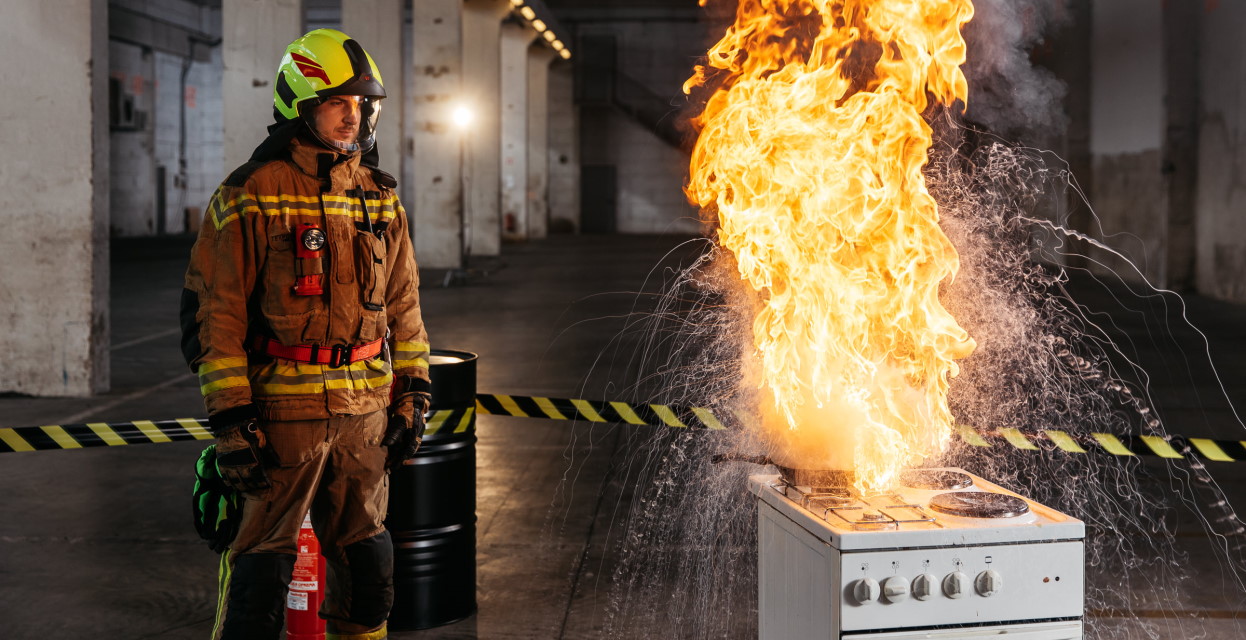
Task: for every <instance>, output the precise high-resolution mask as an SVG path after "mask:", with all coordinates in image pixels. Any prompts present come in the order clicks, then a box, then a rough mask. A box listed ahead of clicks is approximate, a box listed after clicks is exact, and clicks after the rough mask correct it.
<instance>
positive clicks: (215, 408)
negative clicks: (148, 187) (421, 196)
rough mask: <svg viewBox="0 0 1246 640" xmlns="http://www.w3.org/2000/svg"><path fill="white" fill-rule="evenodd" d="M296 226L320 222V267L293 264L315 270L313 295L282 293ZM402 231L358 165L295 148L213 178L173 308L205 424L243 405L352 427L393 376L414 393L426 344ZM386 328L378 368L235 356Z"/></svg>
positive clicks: (291, 273) (387, 195)
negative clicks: (252, 341)
mask: <svg viewBox="0 0 1246 640" xmlns="http://www.w3.org/2000/svg"><path fill="white" fill-rule="evenodd" d="M322 156H328V157H326V158H322ZM335 157H336V159H337V160H339V162H337V163H336V164H332V165H330V164H329V162H330V161H332V160H333V159H334V158H335ZM318 174H319V175H326V178H327V179H325V180H324V181H322V180H321V178H320V177H318ZM244 178H245V180H244ZM322 184H326V185H327V190H325V191H324V193H321V190H322V188H321V185H322ZM365 206H366V212H367V213H366V216H367V217H366V218H365ZM301 222H310V223H316V224H319V225H320V226H321V228H322V229H323V230H324V233H325V234H326V236H327V241H326V242H325V244H324V247H323V249H322V260H321V261H320V263H319V264H316V265H314V268H312V267H309V264H308V263H310V262H311V261H310V260H307V259H303V264H302V265H301V268H303V269H310V270H309V271H305V272H311V273H314V272H316V271H322V272H323V279H322V281H323V287H324V293H323V294H321V295H313V296H300V295H295V294H294V291H293V288H294V284H295V278H296V273H295V269H296V262H297V261H298V259H297V257H296V252H295V243H297V242H299V241H300V238H299V237H298V224H299V223H301ZM369 222H370V223H371V224H370V225H369ZM407 225H408V222H407V216H406V212H405V211H404V210H403V208H402V204H401V203H399V201H398V197H397V196H396V195H395V194H394V192H393V191H392V190H390V189H388V188H386V187H383V186H380V185H378V184H377V183H376V181H375V180H374V179H373V174H372V171H371V170H370V169H368V168H366V167H360V165H359V156H358V155H357V154H356V155H354V156H353V157H349V158H346V159H343V157H342V156H335V154H333V153H331V152H329V151H327V150H325V149H323V148H321V147H319V146H317V145H313V144H311V143H306V142H302V141H300V140H298V139H296V140H295V141H294V142H293V143H292V144H291V148H290V157H289V158H287V159H283V160H274V161H272V162H269V163H267V164H264V165H262V166H258V165H257V166H256V167H255V168H254V170H253V171H251V173H250V175H249V176H246V175H245V174H244V175H242V176H239V174H238V173H235V176H231V179H229V180H226V182H225V184H222V185H221V186H220V187H219V188H218V189H217V191H216V194H215V195H213V197H212V202H211V204H210V206H209V207H208V211H207V213H206V215H205V217H204V222H203V226H202V228H201V229H200V232H199V238H198V240H197V241H196V242H195V246H194V248H193V249H192V251H191V258H190V266H189V267H188V269H187V271H186V283H185V287H186V291H185V292H184V293H183V304H182V307H183V308H182V318H183V328H184V331H183V350H184V351H185V352H186V354H187V359H188V361H189V362H190V364H191V367H192V369H194V370H196V371H197V372H198V374H199V382H200V388H201V390H202V391H203V397H204V403H205V404H206V405H207V409H208V413H209V414H216V413H219V412H221V411H225V410H228V409H232V408H235V407H240V406H242V405H246V404H248V403H254V404H255V405H256V407H257V408H258V409H259V412H260V415H261V417H263V418H265V419H268V420H306V419H314V418H326V417H329V416H331V415H355V414H363V413H369V412H372V411H376V410H378V409H382V408H385V407H386V406H388V405H389V402H390V385H391V383H392V382H393V379H394V376H405V377H410V378H414V379H416V381H417V384H416V385H415V386H416V387H417V388H422V390H426V389H427V385H428V350H429V347H428V337H427V334H426V333H425V331H424V323H423V321H422V319H421V318H420V303H419V293H418V290H417V289H418V285H419V277H418V275H417V272H416V264H415V257H414V253H413V250H412V246H411V238H410V236H409V235H408V227H407ZM369 226H370V228H371V229H372V231H371V232H370V231H369V230H368V229H369ZM387 330H388V335H389V343H388V349H386V350H384V351H382V357H379V358H374V359H369V360H362V361H360V362H355V363H351V364H348V365H345V366H342V367H332V366H329V365H322V364H307V363H299V362H292V361H289V360H283V359H278V358H271V357H268V356H266V355H263V354H257V353H249V350H248V344H249V342H248V340H249V338H250V337H253V336H255V335H266V336H269V337H271V338H274V339H276V340H277V341H279V342H280V343H282V344H284V345H299V344H305V345H311V344H318V345H321V346H324V347H325V348H331V347H333V346H335V345H360V344H364V343H367V342H371V341H373V340H376V339H377V338H384V337H386V335H387V334H386V332H387Z"/></svg>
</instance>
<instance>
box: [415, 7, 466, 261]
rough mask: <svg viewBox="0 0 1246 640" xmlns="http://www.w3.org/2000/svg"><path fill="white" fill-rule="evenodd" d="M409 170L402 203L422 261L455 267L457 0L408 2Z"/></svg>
mask: <svg viewBox="0 0 1246 640" xmlns="http://www.w3.org/2000/svg"><path fill="white" fill-rule="evenodd" d="M411 9H412V23H411V29H412V30H411V47H412V60H411V63H412V65H414V67H415V73H414V75H413V76H412V80H411V88H410V91H409V95H410V96H411V101H412V103H413V104H412V106H411V113H412V118H411V127H410V133H409V135H410V136H411V145H412V154H411V163H412V165H414V166H413V169H412V171H411V175H412V183H413V187H414V191H413V194H412V196H411V200H409V201H408V202H407V203H406V206H407V209H408V211H409V212H410V213H411V220H412V233H413V234H414V236H415V255H416V258H417V259H418V260H419V262H420V266H422V267H430V268H437V269H448V268H456V267H458V266H459V262H460V260H461V257H462V244H463V238H462V235H461V232H462V222H463V211H464V204H465V198H464V195H465V192H464V187H465V184H464V181H463V163H464V161H465V156H464V150H465V146H464V143H465V138H464V136H465V135H467V132H468V130H467V129H465V128H462V127H456V126H455V124H454V120H453V116H454V110H455V108H456V106H458V105H459V104H460V103H462V104H465V102H464V101H463V95H462V80H463V67H462V49H463V29H462V25H461V17H462V15H461V14H462V8H461V0H419V1H418V2H415V3H413V4H412V5H411Z"/></svg>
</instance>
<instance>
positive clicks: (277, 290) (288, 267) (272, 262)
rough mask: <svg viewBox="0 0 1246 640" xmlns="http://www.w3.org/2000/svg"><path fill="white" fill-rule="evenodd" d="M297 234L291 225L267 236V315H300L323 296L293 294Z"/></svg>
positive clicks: (265, 278) (265, 308) (265, 312)
mask: <svg viewBox="0 0 1246 640" xmlns="http://www.w3.org/2000/svg"><path fill="white" fill-rule="evenodd" d="M294 241H295V240H294V234H293V232H292V231H290V230H288V229H281V230H273V232H272V233H270V234H269V236H268V251H267V255H266V257H265V259H264V270H263V273H262V274H261V275H262V280H261V282H262V286H263V288H264V295H263V297H262V298H261V300H262V301H263V302H262V310H263V312H264V315H266V316H270V317H271V316H285V315H300V314H305V313H307V312H309V311H310V310H311V309H313V308H314V307H315V306H316V301H317V300H319V299H320V296H296V295H294V283H295V278H296V276H295V262H296V261H297V257H296V256H295V251H294Z"/></svg>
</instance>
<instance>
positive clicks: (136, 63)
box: [108, 42, 157, 236]
mask: <svg viewBox="0 0 1246 640" xmlns="http://www.w3.org/2000/svg"><path fill="white" fill-rule="evenodd" d="M108 57H109V63H110V67H111V68H112V71H111V76H112V78H113V79H114V80H115V81H117V82H119V83H120V84H121V90H122V92H123V93H125V94H126V96H127V98H128V99H127V102H129V103H130V104H132V105H133V109H134V112H135V113H134V115H135V122H136V123H141V124H136V126H134V127H128V126H127V127H114V129H113V131H112V134H111V141H110V142H111V145H110V148H109V153H110V167H111V173H112V175H111V176H110V181H111V185H112V193H111V202H110V205H111V211H112V217H113V219H112V223H111V228H112V233H113V235H118V236H139V235H154V234H155V233H156V188H157V187H156V158H155V126H156V125H155V121H156V118H155V115H156V91H155V88H156V68H155V58H156V56H155V53H154V52H153V51H151V50H150V49H148V50H146V51H144V50H143V49H142V48H140V47H137V46H135V45H131V44H126V43H121V42H110V43H109V51H108Z"/></svg>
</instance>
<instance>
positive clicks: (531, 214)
mask: <svg viewBox="0 0 1246 640" xmlns="http://www.w3.org/2000/svg"><path fill="white" fill-rule="evenodd" d="M557 57H558V54H556V53H554V50H553V49H550V48H549V47H548V46H546V45H544V44H542V43H541V42H537V43H536V44H534V45H532V47H531V48H530V49H528V207H527V208H528V216H527V219H528V237H529V238H544V237H545V236H546V235H547V234H548V233H549V164H550V157H549V156H550V153H549V151H550V145H549V63H550V62H552V61H553V60H554V59H555V58H557ZM559 126H564V123H559Z"/></svg>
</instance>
